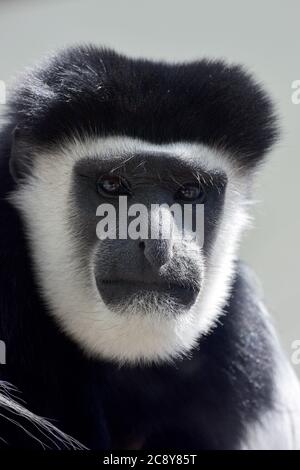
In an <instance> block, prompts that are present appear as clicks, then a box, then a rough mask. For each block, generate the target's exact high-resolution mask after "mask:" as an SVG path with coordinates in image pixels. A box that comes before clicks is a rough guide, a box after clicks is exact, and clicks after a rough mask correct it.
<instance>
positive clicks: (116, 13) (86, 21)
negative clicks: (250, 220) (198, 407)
mask: <svg viewBox="0 0 300 470" xmlns="http://www.w3.org/2000/svg"><path fill="white" fill-rule="evenodd" d="M81 42H95V43H97V44H104V45H107V46H112V47H114V48H116V49H118V50H119V51H121V52H125V53H128V54H130V55H133V56H142V55H145V56H148V57H150V58H151V57H152V58H159V59H168V60H172V59H179V60H180V59H183V60H184V59H195V58H199V57H203V56H208V57H218V58H220V57H223V58H226V59H227V60H229V61H237V62H242V63H244V64H246V65H247V66H248V67H249V69H250V70H252V71H253V72H255V73H256V75H257V76H258V77H259V79H260V80H261V81H262V82H263V83H264V84H265V85H266V87H267V88H268V89H269V91H270V92H271V93H272V95H273V97H274V99H275V101H276V102H277V104H278V110H279V113H280V116H281V120H282V126H283V131H284V135H283V138H282V140H281V142H280V144H279V145H278V146H277V148H276V149H275V151H274V152H273V153H272V156H271V158H270V161H269V163H268V165H267V166H266V167H265V169H264V171H263V173H262V175H261V177H260V179H259V181H258V188H257V193H256V196H257V201H258V204H257V205H256V207H255V208H254V209H253V214H254V215H255V224H254V228H253V229H252V230H251V231H250V232H248V233H247V234H246V236H245V237H244V239H243V243H242V247H241V254H242V257H243V258H244V259H245V260H247V262H248V263H249V264H250V265H251V266H252V267H254V268H255V270H256V272H257V273H258V275H259V277H260V278H261V280H262V284H263V287H264V292H265V299H266V303H267V305H268V307H269V310H270V311H271V312H272V314H273V316H274V318H275V322H276V324H277V330H278V331H279V334H280V336H281V338H282V341H283V343H284V346H285V349H286V350H287V352H288V355H289V356H290V355H291V351H292V350H291V343H292V341H293V340H295V339H300V319H299V303H298V296H299V274H300V265H299V253H300V252H299V245H298V242H299V235H300V222H299V210H298V200H299V191H300V190H299V171H300V155H299V152H300V137H299V130H300V125H299V123H300V105H295V104H292V101H291V93H292V90H291V83H292V81H294V80H297V79H298V80H300V67H299V65H300V2H299V0H288V1H287V0H285V1H282V0H268V1H267V0H264V1H261V0H252V1H251V2H249V1H245V0H244V1H241V0H227V1H226V2H225V1H224V2H223V1H221V0H208V1H203V0H202V1H201V0H185V1H183V0H181V1H179V0H149V1H145V0H118V1H117V0H98V1H97V0H84V1H71V0H64V1H58V0H54V1H53V0H52V1H38V0H28V1H26V0H24V1H20V0H19V1H17V0H14V1H12V0H10V1H8V0H7V1H0V45H1V61H0V79H2V80H5V81H8V80H10V79H11V77H12V76H14V75H15V74H16V73H17V72H18V71H20V70H22V68H23V67H24V66H27V65H30V64H32V63H34V61H35V60H37V59H39V58H40V57H41V56H43V54H44V53H45V52H48V51H49V50H52V49H56V48H57V47H62V46H64V45H69V44H74V43H81ZM295 367H296V369H297V370H298V372H299V373H300V365H298V366H295Z"/></svg>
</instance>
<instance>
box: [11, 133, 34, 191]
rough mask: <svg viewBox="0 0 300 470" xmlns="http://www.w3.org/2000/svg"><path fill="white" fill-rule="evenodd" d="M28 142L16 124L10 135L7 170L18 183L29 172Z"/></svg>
mask: <svg viewBox="0 0 300 470" xmlns="http://www.w3.org/2000/svg"><path fill="white" fill-rule="evenodd" d="M29 149H30V144H29V141H28V139H26V138H25V136H24V135H23V134H22V132H21V130H20V128H19V127H18V126H16V127H15V128H14V130H13V131H12V135H11V151H10V159H9V171H10V174H11V175H12V177H13V179H14V181H15V182H16V183H19V182H20V181H22V180H24V178H25V177H26V175H28V173H29V160H30V153H29Z"/></svg>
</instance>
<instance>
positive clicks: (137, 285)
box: [96, 279, 200, 309]
mask: <svg viewBox="0 0 300 470" xmlns="http://www.w3.org/2000/svg"><path fill="white" fill-rule="evenodd" d="M96 283H97V287H98V291H99V293H100V295H101V298H102V299H103V301H104V302H105V303H106V304H107V305H111V306H113V305H115V306H116V305H120V304H122V303H124V302H128V300H130V299H132V300H134V299H139V300H147V301H148V302H151V301H153V302H155V303H159V302H160V301H161V302H166V301H167V302H168V301H172V303H173V304H176V305H178V307H179V308H180V307H182V308H184V309H188V308H189V307H191V306H192V305H193V303H194V302H195V300H196V298H197V296H198V294H199V291H200V285H199V283H187V282H186V281H184V282H174V281H171V282H166V281H163V282H146V281H143V280H134V281H128V280H122V279H96Z"/></svg>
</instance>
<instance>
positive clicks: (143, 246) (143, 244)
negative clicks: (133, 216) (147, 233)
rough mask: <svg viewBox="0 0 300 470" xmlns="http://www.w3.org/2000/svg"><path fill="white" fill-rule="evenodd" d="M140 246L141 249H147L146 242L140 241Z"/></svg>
mask: <svg viewBox="0 0 300 470" xmlns="http://www.w3.org/2000/svg"><path fill="white" fill-rule="evenodd" d="M139 247H140V248H141V250H144V249H145V242H143V241H140V243H139Z"/></svg>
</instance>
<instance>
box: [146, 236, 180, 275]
mask: <svg viewBox="0 0 300 470" xmlns="http://www.w3.org/2000/svg"><path fill="white" fill-rule="evenodd" d="M139 246H140V248H141V249H142V250H143V252H144V255H145V258H146V259H147V261H148V262H149V263H150V264H151V266H152V268H155V269H159V268H161V267H162V266H164V265H165V264H167V263H168V262H169V261H170V260H171V259H172V257H173V247H172V242H171V240H167V239H158V240H152V239H148V240H142V241H140V243H139Z"/></svg>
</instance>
